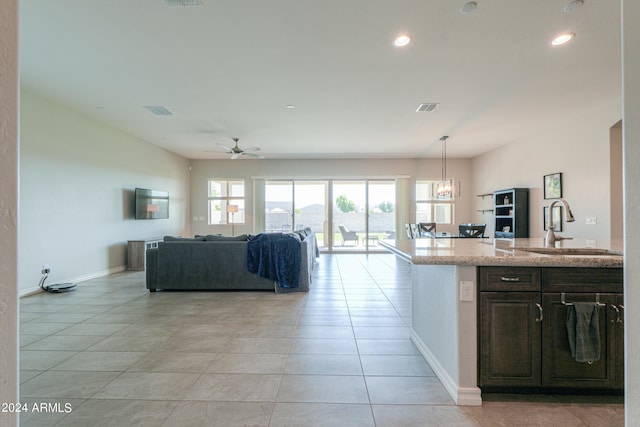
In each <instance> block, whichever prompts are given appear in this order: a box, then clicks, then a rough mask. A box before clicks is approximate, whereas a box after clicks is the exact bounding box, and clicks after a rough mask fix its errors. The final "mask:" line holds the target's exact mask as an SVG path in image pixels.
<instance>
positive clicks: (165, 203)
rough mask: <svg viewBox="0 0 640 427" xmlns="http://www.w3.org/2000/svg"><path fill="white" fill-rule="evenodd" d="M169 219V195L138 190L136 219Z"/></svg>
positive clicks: (164, 192)
mask: <svg viewBox="0 0 640 427" xmlns="http://www.w3.org/2000/svg"><path fill="white" fill-rule="evenodd" d="M167 218H169V193H168V192H166V191H158V190H147V189H146V188H136V219H167Z"/></svg>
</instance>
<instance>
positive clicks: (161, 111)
mask: <svg viewBox="0 0 640 427" xmlns="http://www.w3.org/2000/svg"><path fill="white" fill-rule="evenodd" d="M144 108H146V109H147V110H149V111H151V112H152V113H153V114H155V115H156V116H173V113H172V112H171V111H169V110H167V109H166V108H165V107H163V106H162V105H145V106H144Z"/></svg>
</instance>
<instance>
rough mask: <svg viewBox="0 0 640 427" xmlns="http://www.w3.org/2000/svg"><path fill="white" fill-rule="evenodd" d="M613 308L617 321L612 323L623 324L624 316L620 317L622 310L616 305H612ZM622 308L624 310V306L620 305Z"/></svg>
mask: <svg viewBox="0 0 640 427" xmlns="http://www.w3.org/2000/svg"><path fill="white" fill-rule="evenodd" d="M611 308H613V309H614V310H615V311H616V320H613V319H612V320H611V323H622V316H621V315H620V310H619V309H618V307H617V306H616V305H615V304H611ZM620 308H621V309H623V310H624V305H620Z"/></svg>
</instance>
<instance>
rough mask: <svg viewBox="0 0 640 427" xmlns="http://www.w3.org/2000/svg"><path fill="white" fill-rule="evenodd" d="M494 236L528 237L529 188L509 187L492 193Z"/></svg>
mask: <svg viewBox="0 0 640 427" xmlns="http://www.w3.org/2000/svg"><path fill="white" fill-rule="evenodd" d="M493 204H494V205H493V207H494V209H493V211H494V219H495V237H502V238H508V239H513V238H521V237H529V189H528V188H511V189H508V190H500V191H496V192H494V193H493Z"/></svg>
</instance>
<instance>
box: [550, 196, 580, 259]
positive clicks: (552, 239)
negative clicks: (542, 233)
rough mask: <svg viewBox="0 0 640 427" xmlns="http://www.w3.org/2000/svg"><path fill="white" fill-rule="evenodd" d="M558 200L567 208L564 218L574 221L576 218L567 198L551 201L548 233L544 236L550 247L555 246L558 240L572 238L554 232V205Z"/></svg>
mask: <svg viewBox="0 0 640 427" xmlns="http://www.w3.org/2000/svg"><path fill="white" fill-rule="evenodd" d="M558 202H561V203H562V204H563V205H564V209H565V211H564V218H565V221H567V222H573V221H575V220H576V219H575V218H574V217H573V213H571V208H570V207H569V203H567V201H566V200H565V199H558V200H554V201H553V202H551V204H550V205H549V212H548V215H549V217H548V218H547V235H546V237H545V238H544V241H545V246H546V247H548V248H553V247H554V246H555V243H556V242H557V241H559V240H565V239H570V237H561V236H556V235H555V233H554V232H553V207H554V206H555V205H556V203H558Z"/></svg>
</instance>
